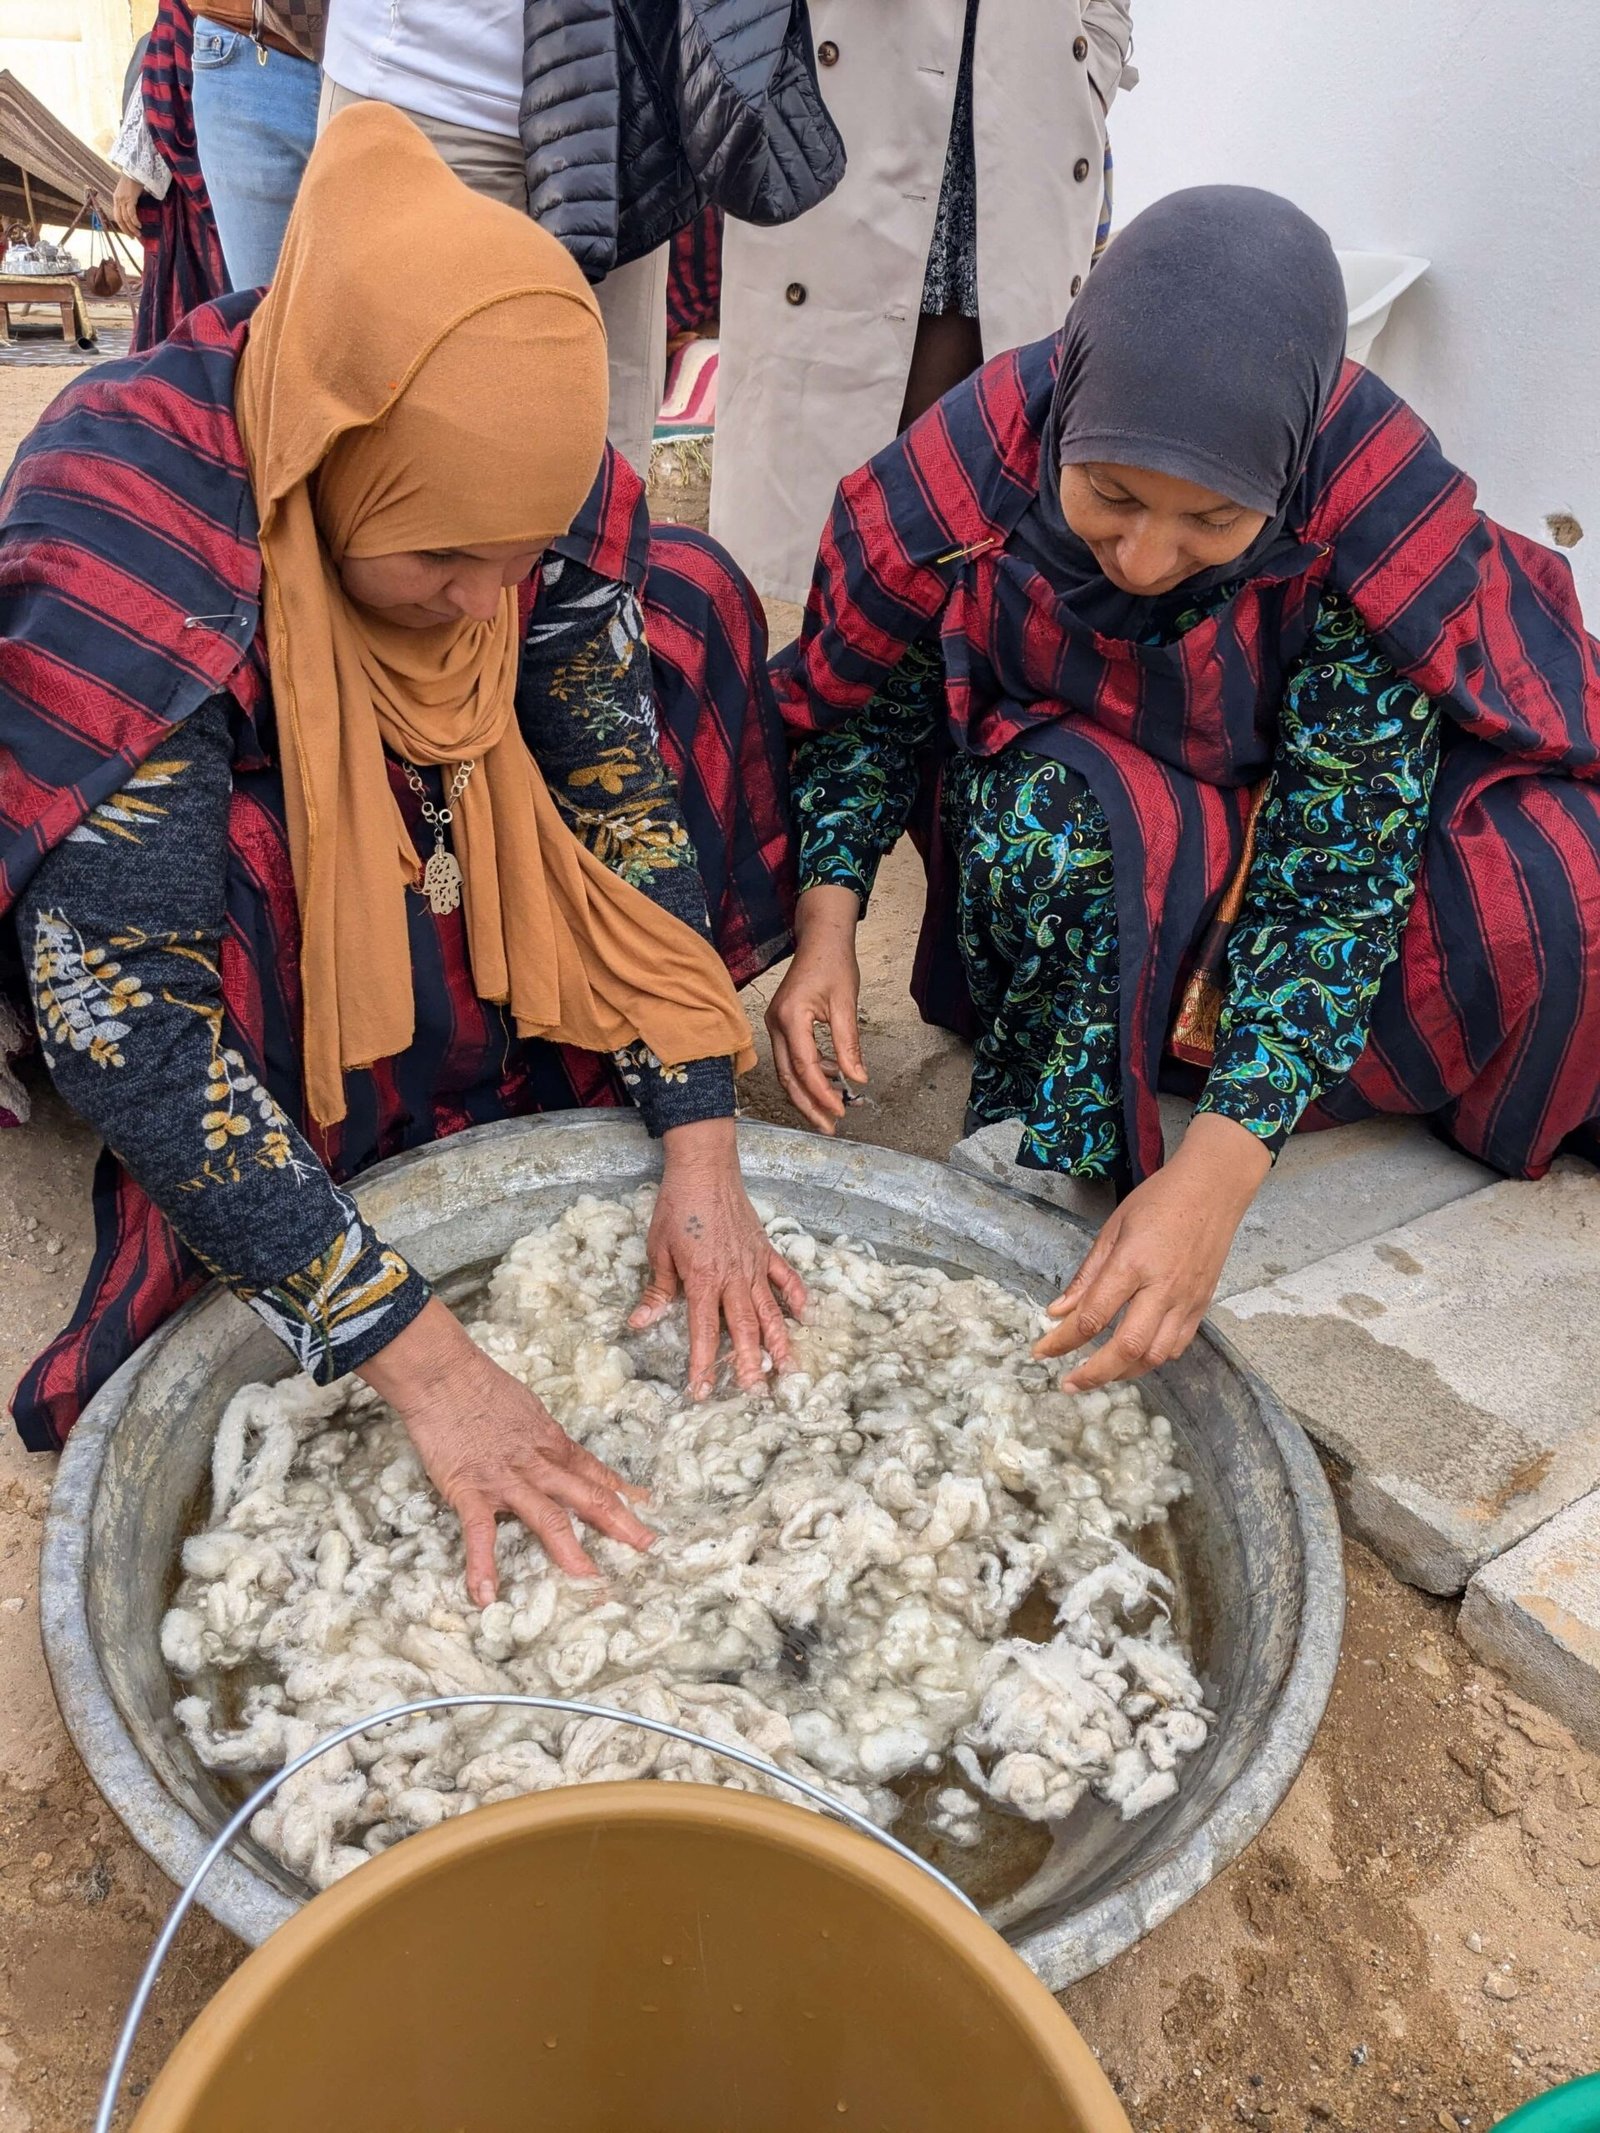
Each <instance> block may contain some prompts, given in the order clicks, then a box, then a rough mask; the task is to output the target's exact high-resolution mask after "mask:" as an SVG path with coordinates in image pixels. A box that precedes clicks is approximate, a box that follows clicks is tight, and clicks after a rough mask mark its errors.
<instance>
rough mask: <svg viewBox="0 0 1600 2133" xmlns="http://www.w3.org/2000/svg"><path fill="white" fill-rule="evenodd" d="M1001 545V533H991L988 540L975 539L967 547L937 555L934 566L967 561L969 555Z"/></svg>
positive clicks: (979, 553) (936, 567)
mask: <svg viewBox="0 0 1600 2133" xmlns="http://www.w3.org/2000/svg"><path fill="white" fill-rule="evenodd" d="M999 545H1000V536H999V534H998V533H991V534H990V535H989V536H988V538H987V539H986V540H981V541H973V542H971V543H970V544H969V545H968V546H967V547H965V548H952V549H951V550H950V552H949V554H948V555H936V556H935V557H934V559H933V567H934V568H935V570H937V569H938V567H939V565H940V564H941V563H965V562H966V561H967V559H968V557H969V556H975V555H982V554H983V552H984V550H985V549H986V548H998V547H999Z"/></svg>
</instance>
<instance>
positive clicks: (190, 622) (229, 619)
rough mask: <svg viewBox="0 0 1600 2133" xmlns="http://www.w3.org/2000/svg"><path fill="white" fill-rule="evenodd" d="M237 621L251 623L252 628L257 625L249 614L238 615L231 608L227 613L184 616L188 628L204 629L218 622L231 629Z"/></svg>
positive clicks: (185, 626) (184, 622)
mask: <svg viewBox="0 0 1600 2133" xmlns="http://www.w3.org/2000/svg"><path fill="white" fill-rule="evenodd" d="M236 622H245V623H249V624H250V627H251V628H252V629H253V628H254V627H255V623H254V621H253V619H252V618H251V617H250V616H249V615H236V614H235V613H234V612H233V610H232V609H231V608H230V609H229V611H228V613H227V614H225V615H185V616H184V618H183V626H184V628H185V629H186V630H202V629H206V628H208V627H209V628H213V629H214V628H216V627H217V625H218V624H220V625H221V626H222V627H223V628H224V629H231V628H232V627H233V625H234V623H236Z"/></svg>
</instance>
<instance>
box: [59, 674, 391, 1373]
mask: <svg viewBox="0 0 1600 2133" xmlns="http://www.w3.org/2000/svg"><path fill="white" fill-rule="evenodd" d="M231 756H232V739H231V734H230V730H229V719H228V712H227V708H226V705H225V703H224V701H223V700H222V699H221V698H219V697H213V698H212V699H211V700H210V702H209V703H206V704H204V705H202V706H201V708H200V709H199V710H198V711H196V712H195V713H194V714H193V716H192V717H191V718H189V719H187V720H186V721H185V722H184V723H183V724H182V725H181V726H179V727H176V728H175V729H174V731H173V734H172V738H171V741H170V743H169V744H168V746H167V748H166V749H165V750H163V752H162V753H161V755H160V756H159V757H152V758H151V759H150V760H148V761H147V762H145V763H143V764H142V765H141V766H140V768H139V769H138V770H137V771H135V773H134V775H133V777H132V778H131V779H130V780H129V782H128V784H127V785H126V786H125V787H124V788H123V790H122V791H121V792H120V793H119V794H118V795H117V796H116V798H115V799H112V800H109V801H107V802H105V804H104V805H102V806H101V807H98V808H96V810H95V811H94V813H93V814H92V815H91V816H90V817H89V818H88V820H87V821H85V822H84V823H82V824H81V825H80V826H79V828H78V829H76V830H74V831H73V833H72V835H71V837H70V838H69V839H68V840H67V842H66V843H65V844H62V845H60V846H58V847H57V849H56V850H55V851H54V852H52V853H51V854H50V856H49V858H48V859H46V860H45V861H44V863H43V864H42V865H41V866H40V868H39V870H38V872H37V873H36V874H35V876H34V878H33V880H32V881H31V882H30V883H29V885H28V888H27V890H26V892H25V893H24V895H23V897H22V899H21V901H20V903H19V905H18V908H17V930H18V935H19V938H20V940H21V942H22V946H23V953H24V956H25V957H26V960H27V964H28V974H29V983H30V988H31V991H32V995H33V1008H34V1015H35V1019H36V1020H37V1022H38V1026H39V1035H40V1040H41V1043H42V1046H43V1050H44V1058H45V1063H46V1065H47V1066H48V1068H49V1070H50V1074H51V1077H52V1079H53V1080H54V1081H55V1084H56V1086H57V1087H58V1088H59V1089H60V1091H61V1093H62V1095H63V1096H64V1097H65V1099H66V1101H67V1102H68V1103H69V1104H71V1106H72V1108H73V1109H74V1110H75V1111H77V1112H78V1113H79V1114H80V1115H81V1116H82V1117H83V1118H85V1119H87V1120H88V1122H89V1123H90V1124H91V1125H92V1126H94V1127H95V1128H96V1129H97V1131H98V1132H99V1133H100V1134H101V1136H102V1137H103V1139H104V1140H105V1141H106V1143H107V1145H108V1146H109V1147H110V1148H111V1149H113V1150H114V1152H115V1153H116V1155H117V1156H118V1157H119V1158H120V1160H121V1161H122V1163H123V1164H124V1166H125V1167H126V1168H127V1170H128V1171H129V1172H130V1173H131V1174H132V1176H133V1177H134V1178H136V1179H137V1180H138V1182H139V1183H140V1184H141V1185H142V1186H143V1187H144V1189H145V1191H146V1192H147V1193H148V1194H149V1195H150V1197H151V1199H152V1200H153V1201H154V1202H155V1204H156V1205H157V1207H159V1208H160V1209H161V1211H162V1213H163V1214H164V1215H165V1216H166V1217H167V1219H168V1221H170V1222H171V1224H172V1226H173V1228H174V1229H175V1230H176V1231H177V1232H178V1234H179V1236H180V1237H182V1239H183V1241H184V1242H185V1244H187V1245H188V1247H189V1249H190V1250H191V1251H192V1252H193V1253H194V1255H195V1257H196V1258H197V1259H199V1260H200V1261H201V1262H202V1264H204V1265H205V1266H206V1267H208V1268H209V1269H210V1271H211V1272H212V1273H213V1274H215V1275H217V1276H218V1278H219V1279H220V1280H222V1281H224V1282H226V1284H227V1285H228V1287H229V1288H231V1289H232V1290H233V1291H234V1293H235V1294H236V1295H238V1296H240V1297H242V1298H243V1299H244V1301H245V1302H246V1303H248V1304H249V1305H251V1306H252V1308H253V1309H254V1310H256V1311H257V1312H259V1313H260V1315H261V1316H262V1317H263V1318H264V1319H265V1320H266V1322H267V1324H268V1325H269V1326H271V1328H272V1330H273V1332H274V1333H276V1334H277V1335H278V1336H279V1338H280V1339H281V1340H282V1341H283V1342H284V1343H285V1344H286V1345H287V1346H288V1347H289V1348H290V1349H291V1350H292V1351H293V1353H294V1355H295V1358H296V1360H297V1361H298V1362H299V1364H300V1366H301V1368H302V1369H304V1370H307V1371H309V1372H310V1373H311V1375H312V1376H313V1377H315V1378H316V1379H317V1381H318V1382H319V1383H320V1384H327V1383H330V1382H331V1381H332V1380H333V1379H335V1378H338V1377H342V1376H343V1375H344V1373H345V1372H346V1371H347V1370H352V1369H354V1368H355V1367H356V1366H357V1365H358V1364H361V1363H364V1362H366V1361H367V1359H368V1358H369V1357H370V1356H373V1355H375V1354H376V1353H377V1352H378V1350H379V1349H380V1348H382V1347H385V1346H386V1345H387V1344H388V1342H390V1341H391V1340H393V1338H394V1336H395V1335H396V1334H397V1333H399V1332H400V1331H401V1329H402V1328H403V1327H404V1326H406V1325H408V1324H409V1323H410V1321H411V1320H412V1319H413V1318H414V1317H415V1316H416V1314H417V1313H418V1311H420V1310H421V1309H422V1306H423V1305H424V1304H425V1303H426V1302H427V1300H428V1297H429V1295H430V1293H431V1292H430V1290H429V1287H428V1284H427V1283H426V1282H425V1281H424V1280H423V1278H422V1277H421V1275H420V1274H417V1273H415V1272H414V1271H413V1270H412V1268H411V1267H409V1266H408V1265H407V1264H406V1262H405V1260H404V1259H402V1258H401V1256H400V1254H399V1253H398V1252H396V1251H394V1250H392V1249H391V1248H390V1247H389V1246H388V1245H386V1244H385V1243H384V1242H383V1240H382V1239H381V1238H380V1237H379V1236H377V1235H376V1234H375V1233H374V1231H373V1230H372V1229H371V1228H370V1227H369V1226H368V1225H367V1223H365V1222H364V1221H363V1220H362V1218H361V1216H360V1214H359V1213H358V1211H357V1209H356V1206H355V1203H354V1202H353V1201H352V1200H351V1199H350V1198H349V1196H348V1195H347V1194H345V1193H343V1192H341V1191H340V1190H339V1188H338V1187H337V1186H336V1185H335V1184H334V1182H333V1180H332V1179H331V1178H330V1177H329V1176H328V1173H327V1172H326V1170H324V1169H323V1167H322V1165H321V1163H319V1162H318V1160H317V1158H316V1156H315V1155H314V1154H313V1153H312V1151H311V1148H310V1147H309V1146H308V1144H307V1143H306V1141H305V1140H304V1139H303V1137H302V1136H301V1134H300V1133H299V1132H298V1131H297V1129H296V1128H295V1127H294V1125H293V1124H292V1123H291V1122H290V1120H289V1119H288V1117H287V1116H286V1115H285V1113H284V1112H283V1111H282V1110H281V1109H280V1108H279V1107H278V1105H277V1104H276V1103H275V1102H274V1100H273V1098H272V1097H271V1096H270V1095H269V1094H268V1092H267V1090H266V1089H265V1088H263V1087H262V1085H261V1083H260V1081H258V1080H257V1078H256V1076H255V1075H254V1074H253V1073H252V1072H251V1070H250V1067H249V1065H248V1064H247V1061H246V1058H245V1055H244V1048H243V1046H242V1044H241V1041H240V1039H239V1037H238V1034H237V1033H236V1032H235V1031H234V1030H232V1029H231V1028H230V1027H229V1024H228V1018H227V1013H226V1010H225V1009H224V1007H223V1004H222V982H221V978H220V975H219V972H218V948H219V943H220V941H221V937H222V929H223V924H224V917H225V911H224V884H225V878H226V855H227V817H228V795H229V783H230V772H229V763H230V759H231Z"/></svg>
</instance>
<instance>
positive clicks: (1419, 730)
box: [1198, 597, 1439, 1153]
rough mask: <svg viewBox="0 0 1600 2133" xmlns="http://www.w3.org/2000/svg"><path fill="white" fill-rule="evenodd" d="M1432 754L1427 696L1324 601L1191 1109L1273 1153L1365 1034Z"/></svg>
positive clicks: (1418, 860)
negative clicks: (1228, 1124) (1210, 1114)
mask: <svg viewBox="0 0 1600 2133" xmlns="http://www.w3.org/2000/svg"><path fill="white" fill-rule="evenodd" d="M1438 760H1439V720H1438V713H1437V711H1436V710H1435V708H1434V706H1433V704H1432V703H1431V702H1430V700H1429V699H1428V697H1427V696H1426V695H1424V694H1423V692H1422V691H1421V690H1420V689H1418V688H1416V687H1415V686H1414V685H1413V684H1412V683H1410V682H1406V681H1401V680H1400V679H1399V678H1398V677H1397V676H1396V674H1395V671H1394V669H1393V667H1392V666H1391V665H1390V664H1389V662H1388V660H1387V659H1386V658H1385V657H1384V655H1383V653H1382V652H1381V651H1380V650H1379V649H1378V647H1377V645H1376V644H1375V643H1374V642H1373V641H1372V639H1371V638H1370V637H1369V636H1368V635H1367V632H1366V630H1365V629H1364V627H1363V626H1362V624H1361V622H1360V621H1359V619H1358V618H1357V616H1356V615H1355V613H1354V611H1353V610H1352V609H1351V608H1350V607H1349V606H1348V605H1347V603H1345V602H1344V601H1343V600H1339V599H1334V598H1331V597H1330V598H1326V599H1324V601H1323V606H1322V612H1321V615H1320V616H1319V618H1318V622H1317V627H1316V630H1315V632H1314V633H1313V636H1312V639H1311V643H1310V645H1309V646H1308V648H1307V651H1306V655H1305V658H1304V660H1303V661H1302V663H1301V664H1300V666H1299V668H1298V669H1297V670H1296V672H1295V674H1294V676H1293V678H1292V679H1291V681H1290V683H1289V687H1288V690H1287V692H1286V695H1285V700H1284V711H1283V726H1282V733H1281V737H1280V740H1279V746H1278V757H1277V762H1276V764H1275V766H1274V770H1273V778H1272V785H1271V789H1270V791H1269V792H1268V795H1267V798H1266V801H1265V804H1264V805H1263V807H1262V809H1261V813H1260V816H1259V818H1258V821H1257V826H1256V854H1255V860H1254V863H1253V865H1252V867H1251V870H1250V875H1249V879H1248V882H1247V884H1246V893H1245V903H1244V909H1243V910H1242V911H1241V913H1240V915H1239V919H1238V922H1237V924H1236V925H1235V926H1234V929H1233V934H1232V939H1231V942H1230V946H1229V954H1228V998H1227V1004H1226V1006H1225V1007H1224V1009H1223V1012H1222V1016H1221V1020H1220V1023H1219V1027H1218V1033H1217V1049H1216V1057H1215V1060H1214V1062H1213V1065H1212V1069H1211V1073H1210V1076H1209V1078H1208V1080H1207V1082H1206V1087H1205V1092H1204V1094H1203V1095H1202V1097H1201V1099H1200V1103H1199V1106H1198V1108H1199V1109H1200V1110H1202V1111H1215V1112H1217V1113H1219V1114H1220V1115H1221V1116H1222V1117H1224V1118H1231V1119H1235V1120H1236V1121H1237V1122H1238V1123H1239V1124H1240V1125H1241V1126H1245V1127H1248V1129H1249V1130H1250V1132H1252V1133H1254V1134H1256V1135H1257V1136H1258V1137H1259V1138H1260V1139H1262V1140H1264V1141H1265V1142H1266V1143H1267V1144H1268V1146H1269V1147H1270V1148H1271V1149H1272V1150H1273V1151H1274V1153H1276V1152H1277V1150H1278V1149H1279V1148H1281V1147H1282V1145H1283V1143H1284V1142H1285V1141H1286V1140H1287V1139H1288V1137H1289V1135H1290V1134H1291V1133H1292V1132H1293V1131H1294V1128H1295V1126H1296V1125H1297V1123H1298V1122H1299V1119H1300V1116H1301V1114H1302V1112H1304V1110H1305V1109H1306V1107H1307V1106H1308V1105H1309V1104H1312V1103H1314V1102H1315V1101H1316V1099H1317V1098H1318V1097H1319V1096H1320V1095H1322V1094H1323V1092H1324V1091H1325V1090H1326V1089H1328V1088H1330V1087H1331V1086H1332V1084H1333V1083H1334V1082H1336V1081H1338V1080H1339V1079H1340V1078H1341V1076H1343V1075H1345V1074H1348V1073H1349V1071H1350V1069H1351V1068H1352V1067H1353V1066H1354V1065H1355V1063H1356V1061H1357V1059H1358V1058H1359V1057H1360V1055H1361V1051H1362V1048H1363V1046H1364V1045H1365V1044H1366V1041H1367V1027H1368V1022H1369V1019H1370V1016H1371V1011H1372V1003H1373V999H1374V997H1375V996H1376V994H1377V990H1378V983H1379V980H1380V979H1381V978H1382V976H1383V973H1384V971H1385V970H1386V969H1387V968H1388V967H1389V965H1390V964H1391V963H1392V962H1393V961H1394V958H1395V956H1396V955H1397V954H1398V953H1399V949H1400V935H1401V931H1402V929H1403V927H1404V925H1405V921H1406V915H1407V913H1408V912H1409V910H1410V908H1411V900H1412V897H1413V895H1414V894H1415V891H1416V884H1417V875H1418V873H1419V871H1420V869H1421V865H1422V850H1423V840H1424V837H1425V835H1426V831H1427V825H1428V805H1429V800H1430V797H1431V794H1432V791H1433V778H1434V772H1435V770H1436V768H1437V767H1438Z"/></svg>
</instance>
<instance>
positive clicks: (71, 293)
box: [0, 274, 94, 347]
mask: <svg viewBox="0 0 1600 2133" xmlns="http://www.w3.org/2000/svg"><path fill="white" fill-rule="evenodd" d="M13 304H58V305H59V306H60V309H61V337H62V339H63V340H64V341H66V342H68V343H69V344H70V343H72V342H74V341H76V342H77V343H78V344H79V345H80V346H82V347H90V346H92V345H93V342H94V328H93V327H92V326H91V325H90V323H89V312H88V308H87V307H86V305H85V304H84V301H83V291H82V289H81V288H80V287H79V286H78V283H77V281H76V280H75V278H74V277H73V276H72V275H70V274H0V317H3V318H4V320H5V329H6V331H5V337H6V339H7V340H8V341H14V340H15V338H16V336H15V335H14V334H13V333H12V331H11V307H12V305H13Z"/></svg>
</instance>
